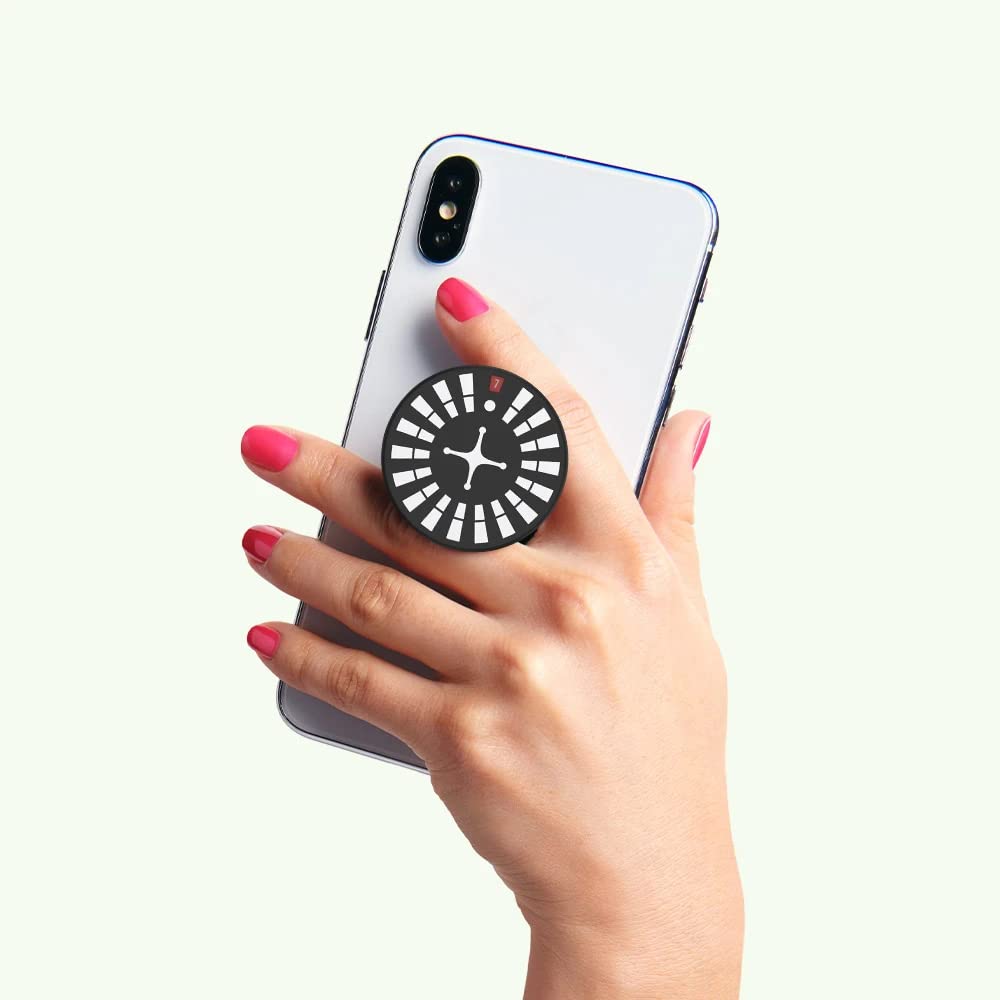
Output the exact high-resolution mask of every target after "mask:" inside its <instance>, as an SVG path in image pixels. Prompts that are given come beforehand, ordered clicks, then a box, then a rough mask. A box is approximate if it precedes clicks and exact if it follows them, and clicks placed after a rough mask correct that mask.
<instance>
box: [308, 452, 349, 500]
mask: <svg viewBox="0 0 1000 1000" xmlns="http://www.w3.org/2000/svg"><path fill="white" fill-rule="evenodd" d="M344 465H345V462H344V452H343V451H342V450H341V449H340V448H337V447H334V446H332V445H331V446H330V447H328V448H321V449H320V450H319V454H318V455H317V456H316V459H315V462H314V464H313V467H312V469H311V477H310V478H311V479H312V481H313V488H314V490H315V491H316V495H317V496H318V497H320V498H323V499H324V500H326V498H329V497H332V496H336V495H337V494H338V493H339V492H341V489H342V486H343V478H344Z"/></svg>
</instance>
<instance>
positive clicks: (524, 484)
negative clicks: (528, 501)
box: [516, 476, 531, 490]
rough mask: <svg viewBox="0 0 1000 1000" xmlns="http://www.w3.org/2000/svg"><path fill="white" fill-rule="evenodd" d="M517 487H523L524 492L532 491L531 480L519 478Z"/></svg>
mask: <svg viewBox="0 0 1000 1000" xmlns="http://www.w3.org/2000/svg"><path fill="white" fill-rule="evenodd" d="M516 482H517V485H518V486H520V487H521V489H522V490H530V489H531V480H530V479H525V478H524V476H518V477H517V479H516Z"/></svg>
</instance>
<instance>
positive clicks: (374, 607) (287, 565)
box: [243, 525, 493, 678]
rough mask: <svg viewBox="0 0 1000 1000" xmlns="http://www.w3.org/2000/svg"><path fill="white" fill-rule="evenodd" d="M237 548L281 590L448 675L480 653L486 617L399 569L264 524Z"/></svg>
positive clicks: (487, 631)
mask: <svg viewBox="0 0 1000 1000" xmlns="http://www.w3.org/2000/svg"><path fill="white" fill-rule="evenodd" d="M243 548H244V550H245V551H246V553H247V558H248V560H249V561H250V564H251V565H252V566H253V567H254V569H256V570H257V572H258V573H260V575H261V576H263V577H264V578H265V579H267V580H268V581H269V582H271V583H273V584H274V585H275V586H276V587H278V588H279V589H280V590H283V591H284V592H285V593H286V594H291V595H292V596H293V597H297V598H299V599H300V600H302V601H305V603H306V604H308V605H310V606H311V607H314V608H316V609H317V610H319V611H322V612H323V613H324V614H327V615H329V616H330V617H331V618H335V619H336V620H337V621H339V622H342V623H343V624H344V625H346V626H347V627H348V628H349V629H351V630H352V631H354V632H357V633H358V634H359V635H362V636H364V637H365V638H367V639H371V640H372V641H373V642H377V643H378V644H379V645H380V646H385V647H386V648H388V649H393V650H395V651H396V652H398V653H403V654H404V655H405V656H410V657H413V659H415V660H419V661H420V662H421V663H424V664H426V665H427V666H428V667H430V668H431V669H433V670H436V671H438V672H439V673H441V674H444V675H445V676H447V677H452V678H455V677H460V676H463V675H466V674H468V673H469V671H470V667H471V666H472V665H473V664H476V663H482V662H483V660H484V658H485V650H486V647H487V645H488V644H489V641H490V635H491V631H492V628H493V626H492V622H491V619H489V618H488V617H486V616H485V615H482V614H480V613H479V612H478V611H474V610H473V609H471V608H468V607H465V606H463V605H461V604H458V603H456V602H455V601H453V600H451V599H449V598H448V597H445V596H444V595H443V594H440V593H438V592H437V591H436V590H432V589H431V588H430V587H427V586H425V585H424V584H422V583H420V582H418V581H417V580H414V579H413V578H412V577H409V576H406V574H404V573H400V572H399V571H398V570H395V569H392V568H391V567H389V566H383V565H380V564H378V563H373V562H369V561H368V560H366V559H359V558H358V557H357V556H352V555H348V554H347V553H344V552H340V551H338V550H337V549H334V548H331V547H330V546H328V545H324V544H323V543H322V542H320V541H317V540H316V539H314V538H306V537H305V536H303V535H297V534H295V533H294V532H290V531H280V530H279V529H277V528H272V527H270V526H265V525H260V526H258V527H255V528H250V530H249V531H247V533H246V534H245V535H244V536H243ZM442 635H446V636H448V641H447V642H441V638H440V637H441V636H442Z"/></svg>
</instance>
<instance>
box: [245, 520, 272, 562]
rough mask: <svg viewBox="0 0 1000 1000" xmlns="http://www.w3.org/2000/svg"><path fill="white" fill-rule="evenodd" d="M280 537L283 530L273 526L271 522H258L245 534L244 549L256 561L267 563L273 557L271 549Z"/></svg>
mask: <svg viewBox="0 0 1000 1000" xmlns="http://www.w3.org/2000/svg"><path fill="white" fill-rule="evenodd" d="M279 538H281V532H280V531H278V529H277V528H272V527H271V526H270V525H269V524H258V525H257V526H256V527H255V528H250V529H249V530H248V531H247V533H246V534H245V535H244V536H243V551H244V552H246V554H247V555H248V556H249V557H250V558H251V559H252V560H253V561H254V562H259V563H265V562H267V560H268V559H270V558H271V549H273V548H274V546H275V544H276V543H277V541H278V539H279Z"/></svg>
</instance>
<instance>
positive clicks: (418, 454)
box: [413, 448, 431, 458]
mask: <svg viewBox="0 0 1000 1000" xmlns="http://www.w3.org/2000/svg"><path fill="white" fill-rule="evenodd" d="M413 457H414V458H430V457H431V453H430V452H429V451H425V450H424V449H423V448H414V449H413Z"/></svg>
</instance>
